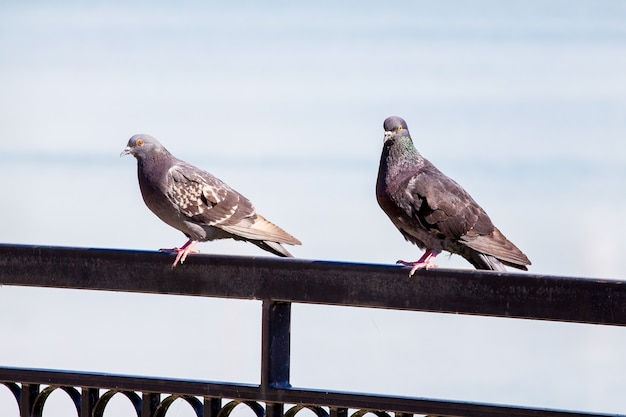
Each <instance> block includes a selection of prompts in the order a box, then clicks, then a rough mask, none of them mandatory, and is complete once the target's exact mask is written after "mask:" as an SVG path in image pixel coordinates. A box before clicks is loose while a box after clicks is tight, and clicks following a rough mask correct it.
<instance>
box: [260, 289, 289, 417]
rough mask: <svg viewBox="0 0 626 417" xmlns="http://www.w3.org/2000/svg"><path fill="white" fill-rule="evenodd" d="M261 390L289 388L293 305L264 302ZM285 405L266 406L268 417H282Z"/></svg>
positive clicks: (270, 301)
mask: <svg viewBox="0 0 626 417" xmlns="http://www.w3.org/2000/svg"><path fill="white" fill-rule="evenodd" d="M261 321H262V331H261V332H262V336H261V390H262V391H268V390H270V389H276V388H288V387H290V386H291V384H290V383H289V367H290V362H291V303H286V302H278V301H272V300H263V316H262V319H261ZM283 412H284V404H278V403H277V404H273V403H267V404H266V406H265V416H266V417H281V416H282V415H283Z"/></svg>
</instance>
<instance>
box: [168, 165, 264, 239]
mask: <svg viewBox="0 0 626 417" xmlns="http://www.w3.org/2000/svg"><path fill="white" fill-rule="evenodd" d="M166 194H167V197H168V199H169V200H170V202H171V203H172V204H173V205H175V206H176V207H177V208H178V210H179V212H180V213H181V214H182V215H184V216H185V217H187V218H189V219H190V220H191V221H193V222H195V223H198V224H202V225H205V226H216V227H220V226H222V225H230V224H239V223H241V222H244V223H246V219H248V220H247V222H249V223H250V224H252V223H253V221H254V217H255V211H254V206H253V205H252V203H251V202H250V201H249V200H248V199H247V198H245V197H244V196H242V195H241V194H239V193H238V192H237V191H235V190H233V189H232V188H230V187H229V186H228V185H226V184H225V183H224V182H222V181H221V180H220V179H219V178H216V177H214V176H213V175H211V174H209V173H208V172H205V171H202V170H200V169H198V168H196V167H194V166H192V165H188V164H180V163H179V164H175V165H173V166H172V167H171V168H170V170H169V172H168V175H167V192H166Z"/></svg>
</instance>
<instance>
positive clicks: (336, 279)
mask: <svg viewBox="0 0 626 417" xmlns="http://www.w3.org/2000/svg"><path fill="white" fill-rule="evenodd" d="M171 262H172V258H171V256H170V255H168V254H164V253H158V252H146V251H128V250H110V249H85V248H59V247H45V246H25V245H24V246H21V245H20V246H15V245H0V285H19V286H37V287H54V288H78V289H89V290H106V291H125V292H142V293H158V294H177V295H190V296H206V297H226V298H238V299H266V300H273V301H285V302H295V303H316V304H330V305H343V306H355V307H373V308H391V309H401V310H413V311H429V312H441V313H462V314H473V315H484V316H497V317H513V318H525V319H540V320H557V321H566V322H578V323H593V324H605V325H615V326H625V325H626V285H625V284H624V282H622V281H611V280H608V281H607V280H599V279H587V278H570V277H555V276H546V275H536V274H529V273H501V272H492V271H475V270H446V269H431V270H420V271H418V272H417V273H416V274H415V275H414V276H413V277H408V274H407V269H406V268H400V267H397V266H388V265H371V264H356V263H339V262H324V261H310V260H301V259H281V258H270V257H259V258H254V257H253V258H250V257H236V256H215V255H193V256H190V257H189V258H188V259H187V261H186V262H185V264H184V265H180V266H178V267H176V268H173V269H172V268H171V267H170V265H171Z"/></svg>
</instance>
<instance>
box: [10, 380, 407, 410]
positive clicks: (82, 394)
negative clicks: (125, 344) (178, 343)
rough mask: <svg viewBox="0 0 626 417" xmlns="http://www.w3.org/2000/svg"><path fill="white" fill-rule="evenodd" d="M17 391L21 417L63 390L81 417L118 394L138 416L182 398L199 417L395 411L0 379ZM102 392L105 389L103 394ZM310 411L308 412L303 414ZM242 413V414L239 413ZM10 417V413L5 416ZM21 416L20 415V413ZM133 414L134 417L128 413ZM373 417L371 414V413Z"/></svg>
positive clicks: (99, 407)
mask: <svg viewBox="0 0 626 417" xmlns="http://www.w3.org/2000/svg"><path fill="white" fill-rule="evenodd" d="M0 384H2V385H4V386H5V387H7V388H8V389H9V391H10V392H11V393H12V394H13V397H14V398H15V401H16V403H17V406H18V409H19V410H20V414H19V417H26V416H29V417H31V416H32V417H42V415H43V413H44V409H45V406H46V401H47V400H48V398H49V397H50V394H52V393H53V392H55V391H57V390H60V391H63V392H64V393H65V394H66V395H67V396H68V397H69V399H70V400H71V402H72V404H73V405H74V406H75V408H76V416H77V417H103V416H104V413H105V411H106V409H107V405H108V404H109V402H110V400H111V399H112V398H113V397H114V396H115V395H123V396H124V397H126V398H127V399H128V400H129V401H130V404H131V405H132V408H133V409H134V411H135V413H136V416H137V417H167V416H168V410H169V409H170V406H171V405H172V404H173V403H174V401H176V400H178V399H180V400H182V401H184V402H185V403H187V404H188V405H189V406H190V407H191V409H192V410H193V412H194V413H195V416H196V417H231V414H233V412H234V410H235V408H238V410H239V411H240V412H241V411H243V410H241V408H242V407H246V408H247V409H248V410H247V411H245V415H247V416H251V415H254V416H256V417H303V416H304V415H305V414H306V415H307V416H311V415H312V414H313V415H314V416H315V417H365V415H366V414H368V413H371V417H373V416H376V417H392V416H394V414H393V413H387V412H384V411H369V410H348V409H345V408H335V407H315V406H306V405H297V404H296V405H294V404H263V403H260V402H256V401H238V400H231V399H225V398H216V397H204V398H202V397H194V396H188V395H176V394H166V393H161V394H154V393H145V394H141V393H137V392H134V391H119V390H100V389H97V388H82V389H80V388H76V387H64V386H53V385H51V386H44V385H37V384H18V383H14V382H0ZM100 391H103V392H102V393H101V392H100ZM301 411H306V412H305V413H300V412H301ZM237 414H239V413H237ZM410 416H412V415H411V414H396V415H395V416H394V417H410ZM5 417H10V416H5ZM16 417H18V416H16ZM128 417H131V416H128ZM368 417H369V416H368Z"/></svg>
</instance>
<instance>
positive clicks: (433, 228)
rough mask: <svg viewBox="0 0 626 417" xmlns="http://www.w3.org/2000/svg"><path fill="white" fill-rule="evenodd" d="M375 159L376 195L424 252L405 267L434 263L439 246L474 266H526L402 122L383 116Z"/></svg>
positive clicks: (493, 267) (522, 255) (497, 268)
mask: <svg viewBox="0 0 626 417" xmlns="http://www.w3.org/2000/svg"><path fill="white" fill-rule="evenodd" d="M383 127H384V129H385V140H384V145H383V152H382V155H381V158H380V166H379V169H378V179H377V182H376V198H377V200H378V204H379V205H380V207H381V208H382V209H383V211H384V212H385V213H386V214H387V215H388V216H389V218H390V219H391V221H392V222H393V224H394V225H395V226H396V227H397V228H398V230H400V233H402V235H403V236H404V238H405V239H406V240H408V241H409V242H411V243H414V244H415V245H417V246H419V247H420V248H421V249H425V250H426V252H425V253H424V255H423V256H422V257H421V258H420V259H419V260H418V261H416V262H405V261H398V263H400V264H403V265H407V266H411V267H412V268H411V272H410V273H409V275H410V276H411V275H413V273H415V271H416V270H418V269H420V268H430V267H435V266H436V265H435V264H434V258H435V257H436V256H437V255H438V254H439V253H441V251H442V250H445V251H448V252H451V253H455V254H458V255H461V256H463V257H464V258H465V259H467V260H468V261H469V262H470V263H471V264H472V265H474V267H476V269H489V270H495V271H505V270H506V269H505V268H504V266H503V264H504V265H507V266H511V267H514V268H519V269H522V270H527V268H526V265H530V261H529V260H528V258H527V257H526V255H524V254H523V253H522V252H521V251H520V250H519V249H518V248H517V247H516V246H515V245H514V244H513V243H511V242H510V241H509V240H507V238H505V237H504V235H503V234H502V233H500V231H499V230H498V229H497V228H496V227H495V226H494V225H493V223H492V222H491V220H490V219H489V216H487V213H485V211H484V210H483V209H482V208H481V207H480V206H479V205H478V204H477V203H476V202H475V201H474V199H473V198H472V197H471V196H470V195H469V194H468V193H467V192H466V191H465V190H464V189H463V188H462V187H461V186H460V185H459V184H457V183H456V182H454V181H453V180H452V179H450V178H449V177H447V176H446V175H444V174H443V173H442V172H441V171H439V170H438V169H437V168H435V166H434V165H433V164H431V163H430V162H429V161H428V160H427V159H426V158H424V157H423V156H422V155H421V154H420V153H419V152H418V151H417V149H415V146H414V145H413V141H412V139H411V135H410V134H409V129H408V128H407V125H406V122H405V121H404V120H403V119H401V118H400V117H395V116H392V117H388V118H387V119H386V120H385V122H384V124H383Z"/></svg>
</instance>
